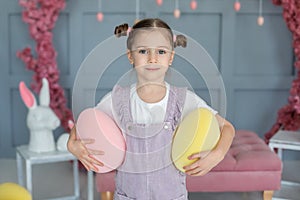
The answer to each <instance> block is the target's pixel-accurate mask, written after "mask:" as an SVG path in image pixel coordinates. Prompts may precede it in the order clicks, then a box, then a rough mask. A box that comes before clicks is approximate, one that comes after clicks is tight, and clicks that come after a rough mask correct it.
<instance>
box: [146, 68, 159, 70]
mask: <svg viewBox="0 0 300 200" xmlns="http://www.w3.org/2000/svg"><path fill="white" fill-rule="evenodd" d="M146 70H148V71H157V70H159V68H156V67H155V68H152V67H147V68H146Z"/></svg>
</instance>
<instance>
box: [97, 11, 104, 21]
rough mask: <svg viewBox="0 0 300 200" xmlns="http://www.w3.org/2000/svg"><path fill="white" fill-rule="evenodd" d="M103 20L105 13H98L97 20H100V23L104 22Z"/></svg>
mask: <svg viewBox="0 0 300 200" xmlns="http://www.w3.org/2000/svg"><path fill="white" fill-rule="evenodd" d="M103 18H104V16H103V13H102V12H98V13H97V20H98V21H99V22H102V21H103Z"/></svg>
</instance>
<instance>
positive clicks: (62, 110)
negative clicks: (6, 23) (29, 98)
mask: <svg viewBox="0 0 300 200" xmlns="http://www.w3.org/2000/svg"><path fill="white" fill-rule="evenodd" d="M19 4H20V5H21V6H22V7H23V8H24V10H23V13H22V19H23V21H24V22H26V23H28V25H29V33H30V36H31V37H32V38H33V39H34V40H35V41H36V47H35V50H36V58H34V57H33V55H32V53H31V48H30V47H27V48H25V49H23V50H22V51H20V52H17V56H18V57H19V58H20V59H21V60H23V62H24V63H25V65H26V68H27V69H29V70H32V71H34V72H35V73H34V74H33V77H32V79H33V82H32V83H31V88H32V89H33V90H34V91H35V92H37V93H38V92H39V91H40V88H41V86H42V78H43V77H46V78H47V79H48V82H49V88H50V97H51V100H50V107H51V108H52V109H53V111H54V112H55V113H56V115H57V116H58V118H59V119H60V121H61V124H62V126H63V127H64V129H65V130H66V131H69V127H68V121H69V120H72V112H71V111H70V109H68V108H67V107H66V102H67V100H66V98H65V95H64V90H63V88H62V87H61V86H60V85H59V82H58V81H59V70H58V68H57V63H56V56H57V52H56V51H55V49H54V46H53V42H52V39H53V34H52V29H53V28H54V26H55V23H56V21H57V19H58V15H59V12H60V11H61V10H63V9H64V7H65V0H19Z"/></svg>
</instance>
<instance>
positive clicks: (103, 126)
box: [76, 108, 126, 173]
mask: <svg viewBox="0 0 300 200" xmlns="http://www.w3.org/2000/svg"><path fill="white" fill-rule="evenodd" d="M76 132H77V135H78V137H79V139H94V140H95V142H94V143H91V144H86V148H88V149H95V150H101V151H104V155H93V157H94V158H95V159H97V160H99V161H100V162H102V163H103V164H104V166H103V167H101V166H96V167H97V169H98V170H97V172H99V173H106V172H109V171H112V170H114V169H116V168H118V167H119V166H120V165H121V164H122V163H123V160H124V158H125V151H126V144H125V140H124V137H123V135H122V132H121V130H120V129H119V127H118V126H117V124H116V123H115V122H114V120H113V119H111V118H110V117H109V116H108V115H107V114H105V113H104V112H102V111H100V110H98V109H95V108H88V109H85V110H84V111H82V112H81V113H80V115H79V117H78V120H77V123H76Z"/></svg>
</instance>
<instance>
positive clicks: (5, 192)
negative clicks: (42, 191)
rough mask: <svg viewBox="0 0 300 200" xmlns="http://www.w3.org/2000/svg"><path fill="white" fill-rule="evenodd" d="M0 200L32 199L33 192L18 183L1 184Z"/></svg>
mask: <svg viewBox="0 0 300 200" xmlns="http://www.w3.org/2000/svg"><path fill="white" fill-rule="evenodd" d="M0 200H32V197H31V194H30V193H29V192H28V191H27V190H26V189H25V188H24V187H22V186H20V185H18V184H16V183H3V184H0Z"/></svg>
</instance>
